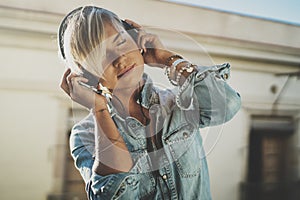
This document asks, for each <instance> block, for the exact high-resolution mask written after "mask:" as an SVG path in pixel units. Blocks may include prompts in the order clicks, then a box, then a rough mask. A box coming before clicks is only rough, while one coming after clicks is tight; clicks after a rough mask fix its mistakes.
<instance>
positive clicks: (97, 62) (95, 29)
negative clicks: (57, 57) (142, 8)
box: [63, 6, 122, 76]
mask: <svg viewBox="0 0 300 200" xmlns="http://www.w3.org/2000/svg"><path fill="white" fill-rule="evenodd" d="M104 23H111V24H112V25H113V26H114V27H115V28H116V30H121V29H122V28H121V27H122V22H121V20H120V19H119V18H118V16H117V15H116V14H114V13H113V12H111V11H108V10H106V9H103V8H99V7H95V6H85V7H83V8H82V9H81V10H80V11H78V12H76V13H74V14H73V15H72V16H71V17H69V19H68V21H67V29H66V30H65V33H64V36H63V37H64V38H63V41H64V43H63V45H64V53H65V58H66V59H65V60H66V62H67V65H68V67H70V68H71V69H72V71H73V72H75V73H78V74H81V73H82V70H81V69H80V67H83V68H85V69H86V70H88V71H89V72H91V73H93V74H95V75H97V76H101V74H102V72H103V66H102V58H104V57H105V53H106V51H105V49H106V47H105V46H104V44H103V38H105V31H104Z"/></svg>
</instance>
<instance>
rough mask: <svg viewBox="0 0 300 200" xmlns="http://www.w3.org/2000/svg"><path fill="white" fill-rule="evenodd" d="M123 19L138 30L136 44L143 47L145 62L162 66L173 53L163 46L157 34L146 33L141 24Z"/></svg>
mask: <svg viewBox="0 0 300 200" xmlns="http://www.w3.org/2000/svg"><path fill="white" fill-rule="evenodd" d="M125 21H126V22H127V23H128V24H130V25H132V26H133V27H134V28H136V29H137V30H139V32H138V33H139V34H138V38H137V43H138V44H137V45H138V47H139V48H141V49H143V52H144V53H143V57H144V61H145V64H147V65H150V66H155V67H161V68H163V67H164V64H165V61H166V60H167V58H168V57H169V56H171V55H173V54H174V53H172V52H170V51H168V50H167V49H166V48H165V47H164V45H163V44H162V42H161V41H160V39H159V38H158V36H157V35H155V34H151V33H147V32H146V31H145V30H144V29H143V28H142V26H140V25H139V24H137V23H135V22H133V21H131V20H128V19H126V20H125Z"/></svg>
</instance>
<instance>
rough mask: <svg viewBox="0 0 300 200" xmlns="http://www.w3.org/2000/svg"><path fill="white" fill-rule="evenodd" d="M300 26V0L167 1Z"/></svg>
mask: <svg viewBox="0 0 300 200" xmlns="http://www.w3.org/2000/svg"><path fill="white" fill-rule="evenodd" d="M166 1H169V2H178V3H184V4H188V5H195V6H201V7H206V8H213V9H216V10H222V11H229V12H234V13H239V14H243V15H248V16H249V15H250V16H255V17H260V18H267V19H271V20H276V21H283V22H287V23H291V24H296V25H299V26H300V0H166Z"/></svg>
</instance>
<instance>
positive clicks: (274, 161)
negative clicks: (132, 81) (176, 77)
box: [0, 0, 300, 200]
mask: <svg viewBox="0 0 300 200" xmlns="http://www.w3.org/2000/svg"><path fill="white" fill-rule="evenodd" d="M205 2H206V3H207V4H205ZM214 2H217V3H218V1H210V2H207V1H185V2H184V3H182V2H179V1H176V2H175V1H161V0H127V1H118V0H102V1H100V0H99V1H96V0H95V1H87V0H72V1H59V0H51V1H46V0H26V1H20V0H0V55H1V64H0V67H1V73H0V95H1V98H0V110H1V112H0V113H1V114H0V117H1V118H0V119H1V126H0V134H1V140H0V166H1V171H0V199H1V200H7V199H9V200H14V199H16V200H20V199H25V200H41V199H48V200H58V199H59V200H64V199H70V200H79V199H80V200H81V199H86V198H85V196H86V195H85V192H84V184H83V181H82V180H81V178H80V176H79V174H78V172H77V170H76V169H75V168H74V165H73V160H72V158H71V157H70V152H69V148H68V137H69V133H70V129H71V127H72V125H73V124H74V122H76V121H78V120H80V118H82V117H83V116H84V115H85V114H86V113H87V110H85V109H84V108H82V107H80V106H79V105H75V104H73V103H72V102H71V100H70V99H69V98H68V97H67V96H66V95H65V94H64V93H63V92H62V91H61V90H60V89H59V82H60V78H61V76H62V73H63V72H64V70H65V69H66V66H64V63H63V62H62V61H61V60H60V57H59V54H58V48H57V37H56V34H57V30H58V26H59V23H60V21H61V20H62V18H63V16H64V15H65V14H66V13H68V12H69V11H70V10H72V9H74V8H76V7H78V6H82V5H86V4H89V5H91V4H92V5H97V6H100V7H104V8H107V9H109V10H111V11H113V12H115V13H117V14H118V15H119V17H120V18H128V19H132V20H134V21H136V22H138V23H140V24H141V25H143V26H146V27H149V28H150V27H156V28H155V30H154V32H155V31H156V32H158V33H160V36H161V39H162V40H163V41H164V42H165V44H166V46H168V47H170V48H172V49H173V50H174V51H176V52H179V53H181V54H182V55H184V56H185V57H187V58H189V59H190V60H192V61H195V62H197V63H198V64H214V63H217V64H221V63H224V62H229V63H231V66H232V68H231V70H232V71H231V79H230V80H229V84H230V85H231V86H232V87H233V88H235V89H236V90H237V91H238V92H239V93H240V94H241V96H242V108H241V110H240V111H239V113H238V114H237V115H236V116H235V117H234V118H233V119H232V120H231V121H230V122H228V123H226V124H225V125H224V126H221V127H217V131H211V130H203V134H204V138H205V140H204V141H205V144H204V145H205V147H206V150H207V159H208V164H209V169H210V177H211V190H212V195H213V199H215V200H254V199H255V200H256V199H263V200H269V199H270V200H271V199H272V200H277V199H278V200H279V199H280V200H282V199H285V200H295V199H298V198H299V196H300V194H299V193H300V183H299V180H300V163H299V159H300V155H299V151H300V143H299V142H300V137H299V135H300V131H299V124H300V123H299V117H300V80H299V74H300V25H299V24H300V22H299V21H300V19H298V20H299V21H297V16H294V18H293V19H285V18H276V16H277V15H276V13H277V14H278V15H279V14H285V13H286V15H288V14H289V11H290V13H292V11H293V10H295V9H296V8H297V7H296V6H294V5H290V6H289V8H288V9H287V8H285V7H284V6H282V7H280V6H278V5H277V3H278V2H279V1H275V2H274V1H267V2H269V3H268V4H267V5H266V4H264V5H261V6H259V8H255V6H254V7H251V6H253V5H254V4H255V3H254V1H251V2H252V4H251V3H250V4H246V3H245V4H244V5H243V4H242V3H243V2H244V1H238V3H234V1H233V0H231V1H226V2H227V3H226V5H225V6H224V5H223V7H222V5H220V7H218V5H217V4H216V5H213V4H209V3H214ZM235 2H237V1H235ZM264 2H265V1H264ZM284 2H285V4H284V5H285V6H286V5H287V4H288V3H289V1H284ZM291 2H292V1H291ZM230 3H232V4H230ZM223 4H224V3H223ZM237 4H238V5H240V7H237ZM298 5H299V4H298ZM226 6H227V7H226ZM222 8H223V9H222ZM231 8H232V9H231ZM247 8H248V11H249V9H250V11H251V9H252V11H253V12H254V11H260V13H259V12H257V13H252V14H251V13H247ZM298 8H299V7H298ZM228 9H229V10H228ZM230 9H231V10H230ZM245 9H246V10H245ZM267 11H275V15H274V13H273V16H272V17H270V16H263V15H261V14H266V13H268V12H267ZM280 11H282V12H280ZM283 11H285V13H284V12H283ZM170 30H171V31H170ZM149 73H153V74H154V75H156V76H155V77H156V79H155V80H154V81H155V82H157V83H166V82H167V80H166V78H165V77H164V75H163V72H162V71H151V70H149ZM186 199H189V198H188V197H187V198H186Z"/></svg>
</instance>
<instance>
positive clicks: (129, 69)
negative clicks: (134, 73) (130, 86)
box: [118, 64, 135, 78]
mask: <svg viewBox="0 0 300 200" xmlns="http://www.w3.org/2000/svg"><path fill="white" fill-rule="evenodd" d="M134 67H135V64H133V65H131V66H130V67H127V68H125V69H124V70H123V71H121V73H120V74H119V75H118V78H121V77H122V76H124V75H125V74H126V73H127V72H129V71H131V70H132V69H133V68H134Z"/></svg>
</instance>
